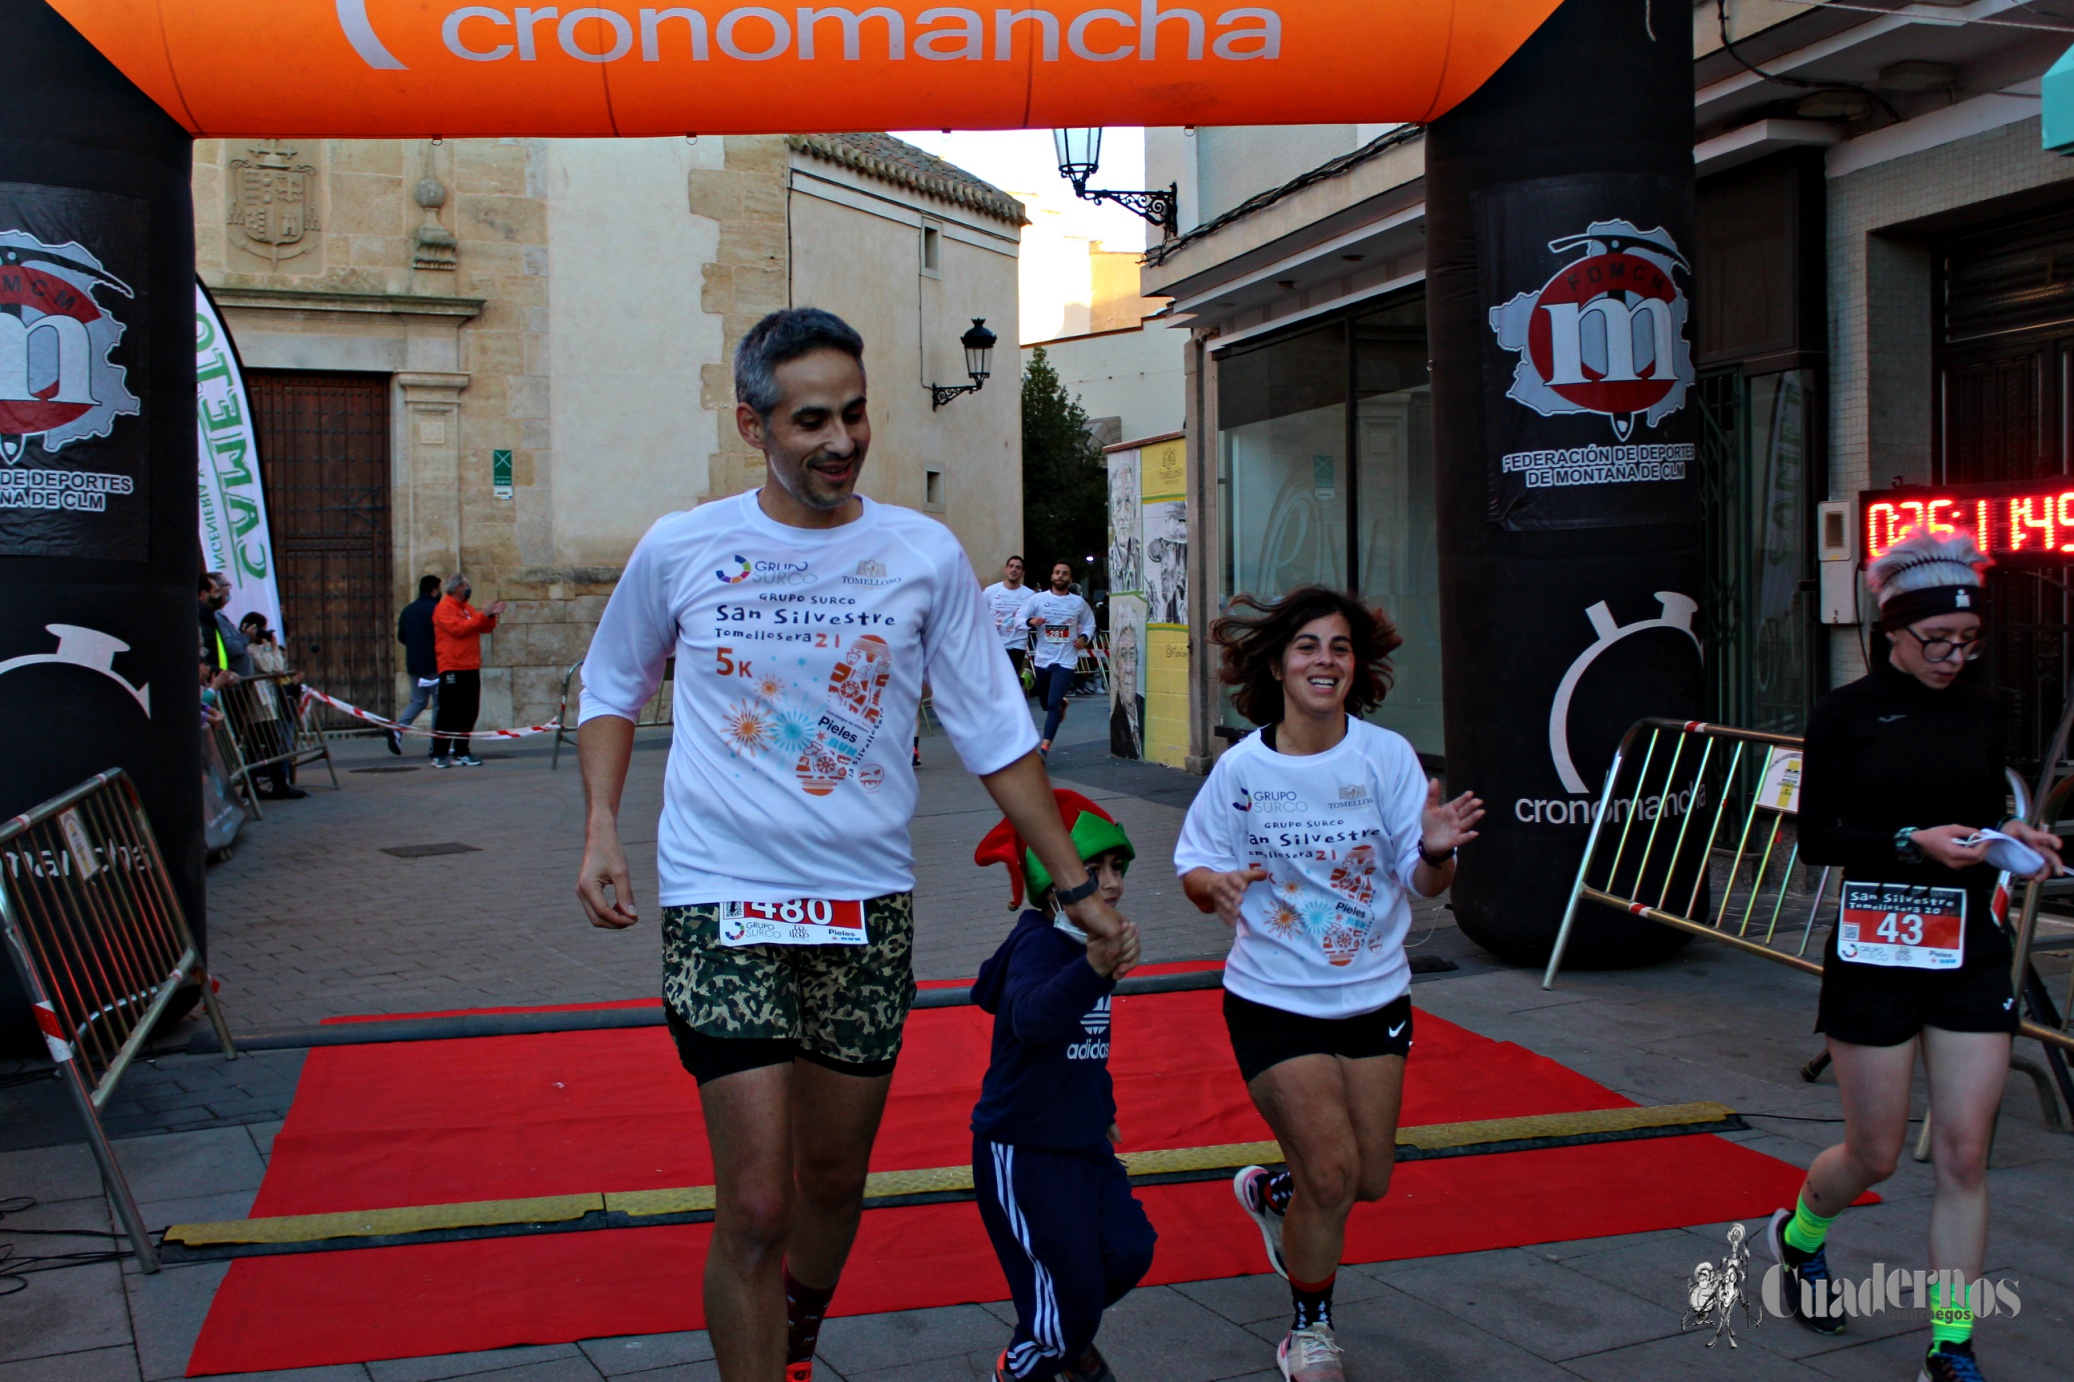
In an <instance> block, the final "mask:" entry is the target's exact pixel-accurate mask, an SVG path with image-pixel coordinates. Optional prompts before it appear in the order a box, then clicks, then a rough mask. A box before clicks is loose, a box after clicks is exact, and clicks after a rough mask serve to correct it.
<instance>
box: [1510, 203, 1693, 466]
mask: <svg viewBox="0 0 2074 1382" xmlns="http://www.w3.org/2000/svg"><path fill="white" fill-rule="evenodd" d="M1548 248H1549V249H1550V251H1551V252H1553V253H1555V254H1559V255H1564V254H1567V255H1571V256H1573V257H1572V258H1571V259H1569V261H1568V262H1566V263H1565V264H1563V265H1562V267H1560V268H1558V269H1557V270H1556V271H1555V272H1554V273H1553V274H1551V275H1550V276H1549V279H1548V281H1547V282H1546V283H1544V284H1542V285H1541V287H1539V288H1538V289H1535V290H1533V291H1531V292H1525V293H1520V294H1518V295H1517V296H1515V297H1513V298H1512V299H1511V300H1510V301H1508V302H1506V303H1504V304H1502V305H1500V306H1497V307H1493V308H1492V309H1491V311H1490V325H1491V331H1492V333H1493V334H1494V335H1496V336H1497V338H1498V344H1499V345H1500V346H1501V347H1503V348H1504V349H1506V350H1509V351H1512V352H1514V353H1515V354H1517V355H1518V356H1519V364H1518V366H1517V367H1516V368H1515V369H1514V371H1513V376H1512V387H1511V388H1510V389H1508V390H1507V391H1506V397H1508V398H1510V399H1512V400H1513V401H1515V402H1517V403H1520V404H1522V405H1524V406H1525V407H1528V408H1531V409H1533V410H1534V411H1535V412H1537V413H1539V414H1541V416H1543V417H1556V416H1560V415H1563V414H1568V413H1597V414H1600V415H1601V416H1603V417H1604V418H1606V420H1607V421H1608V423H1610V424H1611V426H1612V428H1613V435H1614V437H1615V438H1616V439H1617V440H1619V441H1623V442H1624V441H1626V440H1627V439H1628V437H1629V435H1630V434H1631V433H1632V432H1633V431H1634V428H1635V424H1636V422H1637V421H1642V422H1645V423H1647V424H1648V425H1649V426H1651V427H1654V426H1656V425H1657V424H1658V423H1659V422H1661V421H1662V420H1663V419H1664V418H1666V417H1668V416H1669V415H1670V414H1672V413H1675V412H1676V411H1678V409H1680V408H1682V407H1683V406H1685V394H1686V391H1687V390H1688V389H1690V388H1691V387H1692V384H1693V380H1694V378H1695V376H1694V373H1693V366H1692V345H1691V343H1690V342H1689V341H1688V340H1687V339H1686V336H1685V325H1686V319H1687V316H1688V314H1689V313H1688V304H1687V302H1686V297H1685V290H1684V289H1683V288H1682V287H1680V286H1679V283H1678V273H1679V272H1681V271H1684V272H1689V271H1690V266H1689V265H1687V263H1686V262H1685V256H1684V255H1683V254H1682V253H1680V252H1679V250H1678V245H1677V242H1676V241H1675V240H1673V239H1672V238H1671V236H1670V233H1669V232H1667V231H1665V230H1663V229H1662V228H1660V227H1659V228H1657V229H1653V230H1643V229H1641V228H1640V227H1638V226H1636V225H1634V224H1633V223H1632V222H1629V221H1593V222H1592V223H1591V224H1590V225H1588V226H1587V227H1585V229H1584V231H1583V232H1582V233H1581V234H1576V235H1565V236H1560V237H1558V238H1556V239H1554V240H1551V241H1549V242H1548Z"/></svg>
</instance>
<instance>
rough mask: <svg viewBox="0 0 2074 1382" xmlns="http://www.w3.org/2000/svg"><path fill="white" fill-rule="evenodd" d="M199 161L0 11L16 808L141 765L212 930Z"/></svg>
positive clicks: (0, 1026)
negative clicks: (205, 853)
mask: <svg viewBox="0 0 2074 1382" xmlns="http://www.w3.org/2000/svg"><path fill="white" fill-rule="evenodd" d="M191 162H192V141H191V140H190V139H189V138H188V135H187V133H186V131H185V130H183V129H181V127H180V126H179V125H178V124H176V123H175V122H174V121H173V120H172V119H171V118H170V117H168V116H167V115H166V114H165V112H164V111H162V110H160V109H159V108H158V107H157V106H156V105H155V104H153V103H152V101H151V100H150V99H148V98H147V97H146V96H145V95H144V94H143V93H142V92H140V91H139V90H137V88H136V87H134V86H132V85H131V84H130V82H129V81H128V80H127V79H126V78H124V77H123V75H122V74H121V73H119V72H117V71H116V70H115V68H114V67H113V66H112V65H111V64H110V63H109V62H108V61H107V60H106V59H105V58H103V57H102V56H101V55H100V54H99V53H97V52H96V51H94V49H93V48H92V47H91V46H90V45H89V44H88V43H87V42H86V40H85V39H83V38H81V37H80V36H79V35H78V34H77V33H76V32H75V31H74V30H73V29H72V28H71V26H70V25H68V24H66V23H65V21H64V20H62V19H60V18H59V17H58V16H57V14H56V13H55V12H54V11H52V10H51V9H50V8H49V7H48V6H47V5H45V4H44V3H43V0H9V3H7V4H6V5H0V580H4V586H0V588H4V592H5V593H4V595H0V818H4V817H7V816H11V815H14V814H15V813H17V812H20V811H23V810H26V809H28V808H29V807H32V806H34V805H36V804H37V803H38V802H40V801H43V800H45V799H47V798H49V797H52V796H55V795H56V794H57V793H59V792H61V791H63V790H64V789H65V788H67V787H71V786H73V785H74V784H76V783H78V782H80V781H81V780H82V779H84V778H87V777H89V776H91V775H93V774H94V773H97V772H99V771H101V770H102V769H104V768H115V767H120V768H123V769H125V770H127V771H128V772H129V774H130V775H131V777H132V778H134V779H135V780H136V783H137V786H138V789H139V790H140V792H141V793H142V795H143V799H144V806H145V809H146V810H147V811H148V812H150V815H151V824H152V826H153V828H154V829H155V831H156V832H157V835H158V840H159V845H160V848H161V849H162V850H163V851H164V853H165V856H166V864H167V866H168V868H169V869H170V870H171V871H172V875H173V879H172V881H173V886H174V888H175V890H176V892H177V893H178V895H179V897H180V901H181V903H182V905H183V906H184V907H185V908H186V910H187V916H188V922H189V924H190V925H191V926H192V927H193V928H194V931H195V935H196V937H197V939H199V938H200V937H201V936H202V934H203V919H204V918H203V911H202V799H201V739H200V732H199V724H200V721H199V714H200V708H199V703H198V696H199V690H198V687H197V678H196V654H197V650H198V648H199V624H198V621H197V617H196V605H195V585H196V580H195V578H196V574H197V572H196V562H197V560H198V558H197V553H198V551H199V548H200V544H199V542H198V540H197V537H196V533H195V502H196V501H195V411H194V410H195V402H194V398H195V393H194V390H195V377H194V205H193V193H192V191H191V189H190V177H191ZM4 854H5V850H4V847H0V855H4ZM9 866H27V861H16V860H9V859H6V858H4V857H0V868H4V867H9ZM24 1047H27V1048H28V1049H34V1050H37V1051H41V1049H42V1043H41V1042H40V1041H39V1040H37V1038H36V1036H35V1029H34V1028H33V1026H31V1025H29V1021H28V1014H27V1009H26V1004H25V1002H24V999H23V997H22V993H21V990H20V988H19V986H18V985H17V983H16V981H15V977H14V970H13V966H12V965H11V964H9V963H6V962H5V961H0V1048H6V1049H22V1048H24Z"/></svg>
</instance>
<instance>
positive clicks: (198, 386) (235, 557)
mask: <svg viewBox="0 0 2074 1382" xmlns="http://www.w3.org/2000/svg"><path fill="white" fill-rule="evenodd" d="M194 376H195V426H196V430H197V434H198V440H199V442H200V446H199V447H198V450H199V452H200V474H199V476H198V478H199V481H200V490H201V501H202V502H201V538H202V562H203V569H204V570H208V571H221V572H222V573H223V574H224V575H225V576H226V577H228V578H229V580H230V588H231V596H230V603H229V604H227V605H225V606H224V609H223V612H224V613H225V614H227V615H229V616H230V619H231V622H232V623H234V624H235V623H236V622H237V621H238V620H240V619H243V618H244V617H245V616H246V615H247V614H250V613H252V612H254V611H255V610H256V611H257V612H259V613H260V614H263V615H265V616H266V621H267V626H268V627H269V628H271V629H273V630H274V635H275V637H276V639H277V640H279V641H281V642H283V643H284V644H285V643H286V641H287V640H286V638H285V637H284V636H283V635H282V634H281V596H280V592H279V591H278V590H277V589H276V587H275V584H274V550H273V536H272V534H271V532H270V531H269V529H268V527H267V521H266V491H265V490H264V489H262V488H261V487H260V483H259V437H258V435H257V434H256V433H255V431H254V430H253V426H252V405H251V401H250V400H249V399H248V398H246V396H245V377H244V372H243V370H242V369H241V368H240V367H239V364H238V352H237V349H236V347H235V346H233V345H232V344H231V339H230V330H229V328H227V327H225V326H224V324H223V318H222V316H221V315H220V314H218V312H217V311H216V304H215V303H214V302H213V301H212V300H211V299H210V297H209V290H208V289H207V288H205V287H204V286H203V285H202V282H201V280H200V279H196V280H195V285H194Z"/></svg>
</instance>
